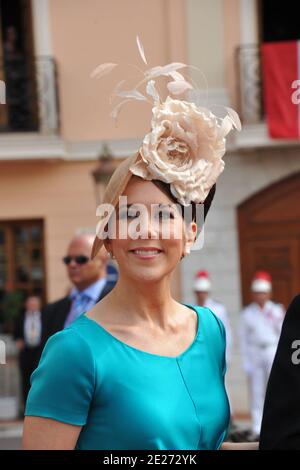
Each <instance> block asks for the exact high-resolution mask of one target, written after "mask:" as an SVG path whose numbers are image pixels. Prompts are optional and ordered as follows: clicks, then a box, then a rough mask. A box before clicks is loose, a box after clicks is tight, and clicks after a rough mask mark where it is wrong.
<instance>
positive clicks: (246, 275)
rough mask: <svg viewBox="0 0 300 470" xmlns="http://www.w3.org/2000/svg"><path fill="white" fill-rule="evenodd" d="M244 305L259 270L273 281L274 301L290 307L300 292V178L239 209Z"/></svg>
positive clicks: (293, 178) (272, 188) (247, 301)
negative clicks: (254, 275)
mask: <svg viewBox="0 0 300 470" xmlns="http://www.w3.org/2000/svg"><path fill="white" fill-rule="evenodd" d="M238 228H239V248H240V269H241V283H242V298H243V303H244V305H245V304H247V303H249V302H250V301H251V292H250V284H251V280H252V277H253V274H254V273H255V271H257V270H266V271H269V272H270V273H271V275H272V278H273V298H274V300H275V301H277V302H281V303H283V304H284V305H285V307H287V306H288V305H289V303H290V302H291V300H292V298H293V297H294V296H295V295H296V294H298V293H299V292H300V174H297V175H294V176H292V177H290V178H287V179H285V180H283V181H280V182H279V183H276V184H274V185H272V186H270V187H269V188H267V189H265V190H263V191H262V192H260V193H258V194H256V195H254V196H253V197H252V198H250V199H248V200H247V201H245V202H244V203H242V204H241V205H240V206H239V208H238Z"/></svg>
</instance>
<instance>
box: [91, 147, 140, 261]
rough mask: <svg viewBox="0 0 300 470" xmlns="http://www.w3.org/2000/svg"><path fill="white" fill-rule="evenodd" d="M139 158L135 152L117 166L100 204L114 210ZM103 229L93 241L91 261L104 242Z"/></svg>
mask: <svg viewBox="0 0 300 470" xmlns="http://www.w3.org/2000/svg"><path fill="white" fill-rule="evenodd" d="M139 157H140V153H139V152H137V153H135V154H134V155H131V156H130V157H128V158H126V159H125V160H124V161H123V162H122V163H120V164H119V165H118V166H117V168H116V169H115V171H114V172H113V174H112V176H111V178H110V180H109V182H108V185H107V186H106V188H105V192H104V195H103V200H102V203H101V204H111V205H112V206H113V207H114V208H116V206H117V204H118V202H119V196H121V195H122V193H123V192H124V190H125V188H126V186H127V184H128V183H129V180H130V178H131V177H132V176H133V173H132V172H131V171H130V169H129V168H130V167H131V165H133V164H134V163H135V162H136V161H137V160H138V158H139ZM140 158H141V157H140ZM103 229H104V227H102V228H101V229H100V231H99V232H98V233H97V235H96V238H95V240H94V243H93V247H92V253H91V258H92V259H93V258H94V257H95V256H96V255H97V253H98V252H99V250H100V249H101V247H102V245H103V242H104V240H103V239H102V238H101V235H102V233H103Z"/></svg>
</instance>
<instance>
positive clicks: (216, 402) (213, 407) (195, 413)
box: [25, 304, 230, 450]
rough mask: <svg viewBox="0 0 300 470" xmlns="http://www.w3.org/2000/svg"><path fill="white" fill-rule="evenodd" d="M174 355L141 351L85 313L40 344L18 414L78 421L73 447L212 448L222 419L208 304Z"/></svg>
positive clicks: (219, 337) (216, 330) (220, 377)
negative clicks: (39, 354)
mask: <svg viewBox="0 0 300 470" xmlns="http://www.w3.org/2000/svg"><path fill="white" fill-rule="evenodd" d="M183 305H186V306H187V307H189V308H191V309H193V310H194V311H195V312H196V313H197V316H198V327H197V334H196V336H195V339H194V341H193V343H192V344H191V345H190V346H189V347H188V348H187V349H186V350H185V351H184V352H183V353H181V354H179V355H178V356H176V357H170V356H160V355H157V354H152V353H148V352H144V351H142V350H140V349H137V348H135V347H133V346H129V345H128V344H126V343H124V342H122V341H121V340H119V339H117V338H116V337H114V336H113V335H112V334H111V333H109V332H108V331H107V330H106V329H104V328H103V327H102V326H100V325H99V324H98V323H97V322H96V321H94V320H91V319H90V318H88V317H87V316H86V315H85V314H83V315H81V316H80V317H79V318H78V319H77V320H76V321H75V322H73V323H72V324H71V325H70V326H68V327H67V328H66V329H64V330H63V331H60V332H58V333H56V334H55V335H53V336H52V337H51V338H49V340H48V341H47V343H46V346H45V348H44V350H43V354H42V357H41V360H40V363H39V366H38V367H37V369H36V370H35V371H34V372H33V374H32V376H31V389H30V392H29V396H28V400H27V404H26V410H25V415H26V416H40V417H45V418H52V419H55V420H57V421H62V422H64V423H69V424H73V425H78V426H82V430H81V432H80V435H79V438H78V441H77V445H76V449H94V450H100V449H104V450H114V449H120V450H125V449H134V450H137V449H145V450H151V449H157V450H196V449H218V448H219V447H220V445H221V444H222V442H223V440H224V438H225V436H226V432H227V428H228V425H229V417H230V412H229V403H228V398H227V394H226V390H225V386H224V375H225V369H226V365H225V343H226V340H225V330H224V326H223V324H222V322H221V321H220V320H219V319H218V318H217V317H216V316H215V315H214V313H212V311H211V310H209V309H208V308H203V307H199V306H192V305H189V304H183Z"/></svg>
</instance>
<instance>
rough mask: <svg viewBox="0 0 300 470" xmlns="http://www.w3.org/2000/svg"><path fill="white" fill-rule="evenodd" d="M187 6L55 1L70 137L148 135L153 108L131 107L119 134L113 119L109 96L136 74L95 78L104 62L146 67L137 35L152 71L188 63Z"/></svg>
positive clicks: (138, 0)
mask: <svg viewBox="0 0 300 470" xmlns="http://www.w3.org/2000/svg"><path fill="white" fill-rule="evenodd" d="M184 5H185V2H184V0H151V1H148V0H126V1H124V0H84V1H83V0H51V1H50V2H49V8H50V24H51V37H52V48H53V55H54V57H55V58H56V60H57V63H58V73H59V75H58V76H59V79H58V85H59V91H60V103H61V122H62V134H63V137H64V138H66V139H70V140H93V139H99V138H100V139H101V138H106V139H107V138H135V137H140V136H142V135H144V134H145V133H146V131H147V130H148V127H149V118H150V116H151V107H150V106H149V105H147V104H144V103H141V102H139V103H133V104H132V103H131V104H129V105H128V106H127V108H125V109H124V111H123V112H122V119H121V120H120V124H119V125H118V128H117V129H116V128H114V127H113V122H112V119H111V118H110V117H109V113H110V110H111V108H110V106H109V104H108V96H109V93H110V92H111V91H112V88H113V84H116V83H117V82H118V81H120V80H122V79H126V78H127V77H129V76H130V75H131V74H132V71H133V70H134V69H132V68H131V69H130V68H128V67H120V69H117V70H115V71H114V72H113V73H112V74H111V75H110V76H107V77H105V78H103V79H101V80H92V79H91V78H90V73H91V71H92V70H93V69H94V68H95V67H96V66H97V65H98V64H100V63H102V62H116V63H119V64H125V65H126V64H130V63H131V64H135V65H138V66H139V67H143V62H142V60H141V59H140V56H139V54H138V52H137V47H136V39H135V38H136V35H137V34H139V35H140V38H141V40H142V42H143V44H144V47H145V52H146V56H147V58H148V63H149V66H153V65H163V64H165V63H168V62H169V61H171V60H176V61H183V60H185V14H184V12H185V9H184ZM134 73H135V72H134ZM139 77H140V76H137V81H138V80H139V79H140V78H139Z"/></svg>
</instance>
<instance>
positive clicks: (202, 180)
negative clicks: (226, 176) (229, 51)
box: [91, 37, 241, 258]
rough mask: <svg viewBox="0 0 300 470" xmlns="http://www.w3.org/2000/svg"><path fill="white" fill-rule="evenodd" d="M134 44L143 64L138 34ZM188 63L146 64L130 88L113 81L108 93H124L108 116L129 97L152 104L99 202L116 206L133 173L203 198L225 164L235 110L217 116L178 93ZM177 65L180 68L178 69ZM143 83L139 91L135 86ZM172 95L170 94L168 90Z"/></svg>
mask: <svg viewBox="0 0 300 470" xmlns="http://www.w3.org/2000/svg"><path fill="white" fill-rule="evenodd" d="M137 46H138V50H139V53H140V56H141V58H142V60H143V62H144V64H145V65H148V64H147V60H146V57H145V53H144V48H143V45H142V44H141V41H140V40H139V38H138V37H137ZM116 66H117V64H114V63H105V64H101V65H99V66H98V67H97V68H96V69H95V70H94V71H93V72H92V74H91V77H92V78H100V77H102V76H104V75H106V74H107V73H109V72H111V71H112V70H113V69H114V68H115V67H116ZM187 67H188V66H187V65H186V64H183V63H178V62H173V63H170V64H167V65H164V66H157V67H152V68H150V69H149V68H148V69H147V70H146V71H144V72H142V73H143V78H142V80H141V81H140V82H139V83H138V84H137V85H136V86H135V87H134V89H131V90H122V89H121V87H122V86H123V85H124V82H125V81H124V80H122V81H121V82H120V83H118V84H117V86H116V88H115V90H114V92H113V94H112V96H113V97H115V96H117V97H120V98H123V99H122V100H121V101H120V102H119V103H118V104H117V106H115V107H114V109H113V111H112V113H111V116H112V117H113V118H114V119H115V120H116V119H117V117H118V114H119V112H120V110H121V108H122V107H123V105H124V104H126V103H127V102H129V101H131V100H132V99H134V100H140V101H147V102H149V101H150V103H151V104H152V105H153V107H152V120H151V131H150V132H149V133H148V134H146V136H145V137H144V139H143V142H142V145H141V147H140V149H139V150H138V151H137V153H136V154H134V155H132V156H130V157H128V158H126V159H125V160H124V161H123V162H122V163H121V164H120V165H119V166H118V167H117V168H116V170H115V171H114V173H113V174H112V176H111V178H110V180H109V183H108V185H107V187H106V189H105V192H104V195H103V199H102V204H110V205H111V206H112V207H116V206H117V204H118V201H119V196H120V195H121V194H122V193H123V191H124V190H125V188H126V186H127V184H128V182H129V180H130V178H131V177H132V175H136V176H139V177H141V178H143V179H145V180H153V179H155V180H160V181H163V182H165V183H168V184H169V185H170V191H171V193H172V195H173V196H174V197H175V199H176V200H177V201H178V203H179V204H182V205H183V206H187V205H189V204H190V203H192V202H194V203H203V202H204V201H205V199H206V197H207V195H208V193H209V191H210V189H211V188H212V187H213V185H214V184H215V183H216V181H217V178H218V177H219V175H220V174H221V172H222V171H223V169H224V161H223V160H222V157H223V156H224V154H225V150H226V149H225V144H226V139H225V137H226V135H227V134H228V133H229V132H230V131H231V129H232V128H233V127H235V128H236V129H237V130H240V129H241V123H240V119H239V117H238V114H237V113H236V112H235V111H234V110H233V109H231V108H227V107H226V108H225V110H226V116H225V117H224V118H219V117H217V116H215V115H214V114H213V113H212V112H211V111H210V110H209V109H207V108H205V107H199V106H196V105H195V104H194V103H192V102H188V101H184V100H181V99H178V98H173V97H171V96H175V97H178V96H180V95H182V94H184V93H185V92H186V91H187V90H189V89H193V88H194V87H193V85H192V84H191V83H190V81H187V80H186V78H185V76H184V75H183V72H182V69H184V68H187ZM179 70H180V72H179ZM158 77H166V78H167V79H168V82H167V85H166V86H167V90H168V96H167V98H166V99H165V101H162V99H161V97H160V95H159V93H158V89H157V87H156V80H157V79H158ZM142 87H144V88H145V91H144V93H142V92H141V91H140V89H141V88H142ZM170 95H171V96H170ZM106 224H107V220H105V221H104V222H103V224H101V220H100V223H99V224H98V226H97V236H96V238H95V241H94V244H93V248H92V258H93V257H94V256H95V255H96V254H97V252H98V251H99V250H100V248H101V246H102V245H103V238H102V235H103V231H104V227H105V225H106Z"/></svg>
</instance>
